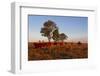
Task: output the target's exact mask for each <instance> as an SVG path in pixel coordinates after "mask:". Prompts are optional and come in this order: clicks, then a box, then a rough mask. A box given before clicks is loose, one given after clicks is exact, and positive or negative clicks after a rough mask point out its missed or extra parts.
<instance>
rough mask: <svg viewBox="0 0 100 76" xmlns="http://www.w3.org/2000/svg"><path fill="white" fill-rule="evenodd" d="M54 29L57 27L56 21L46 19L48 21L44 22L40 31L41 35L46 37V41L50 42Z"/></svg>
mask: <svg viewBox="0 0 100 76" xmlns="http://www.w3.org/2000/svg"><path fill="white" fill-rule="evenodd" d="M56 29H58V28H57V26H56V23H55V22H53V21H51V20H48V21H46V22H44V24H43V28H41V31H40V33H41V35H42V36H44V37H47V38H48V41H49V42H50V40H51V38H52V36H53V32H54V31H55V30H56Z"/></svg>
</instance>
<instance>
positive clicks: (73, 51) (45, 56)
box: [28, 42, 88, 61]
mask: <svg viewBox="0 0 100 76" xmlns="http://www.w3.org/2000/svg"><path fill="white" fill-rule="evenodd" d="M80 58H88V44H87V43H70V42H69V43H64V44H63V45H59V43H57V45H51V46H47V47H46V46H45V47H39V48H36V47H35V46H34V43H28V60H29V61H31V60H54V59H80Z"/></svg>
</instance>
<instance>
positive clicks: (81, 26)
mask: <svg viewBox="0 0 100 76" xmlns="http://www.w3.org/2000/svg"><path fill="white" fill-rule="evenodd" d="M48 20H52V21H54V22H55V23H56V24H57V26H58V28H59V32H60V33H65V34H66V35H67V36H68V37H69V38H68V40H66V41H73V42H74V41H75V42H77V41H81V42H87V39H88V17H78V16H77V17H76V16H43V15H40V16H39V15H29V16H28V21H29V22H28V23H29V24H28V27H29V42H37V41H39V40H44V41H48V39H47V37H43V36H41V33H40V30H41V27H43V23H44V22H45V21H48ZM52 41H53V40H52Z"/></svg>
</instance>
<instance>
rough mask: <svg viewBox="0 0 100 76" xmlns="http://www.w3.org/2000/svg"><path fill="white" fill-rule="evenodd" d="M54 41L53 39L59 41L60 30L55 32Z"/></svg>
mask: <svg viewBox="0 0 100 76" xmlns="http://www.w3.org/2000/svg"><path fill="white" fill-rule="evenodd" d="M52 39H53V40H54V41H55V42H57V41H59V30H58V29H57V30H55V31H54V32H53V36H52Z"/></svg>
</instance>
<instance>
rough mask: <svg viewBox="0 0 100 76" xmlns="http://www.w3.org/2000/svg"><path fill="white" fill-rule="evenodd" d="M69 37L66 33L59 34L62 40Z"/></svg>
mask: <svg viewBox="0 0 100 76" xmlns="http://www.w3.org/2000/svg"><path fill="white" fill-rule="evenodd" d="M67 38H68V36H67V35H65V34H64V33H61V34H59V40H61V41H62V42H63V41H64V40H65V39H67Z"/></svg>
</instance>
